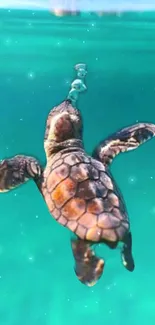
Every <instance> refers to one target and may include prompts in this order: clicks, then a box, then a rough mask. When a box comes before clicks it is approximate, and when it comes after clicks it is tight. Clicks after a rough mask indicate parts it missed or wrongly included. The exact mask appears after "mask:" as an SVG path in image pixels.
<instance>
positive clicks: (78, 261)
mask: <svg viewBox="0 0 155 325" xmlns="http://www.w3.org/2000/svg"><path fill="white" fill-rule="evenodd" d="M72 250H73V255H74V258H75V273H76V275H77V277H78V279H79V280H80V281H81V282H82V283H83V284H85V285H87V286H93V285H95V284H96V282H97V281H98V280H99V279H100V277H101V275H102V273H103V268H104V261H103V260H102V259H100V258H98V257H97V256H96V255H95V253H94V251H93V250H92V249H91V248H90V244H89V243H88V242H86V241H83V240H81V239H79V238H77V239H75V240H72Z"/></svg>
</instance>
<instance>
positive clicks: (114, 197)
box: [0, 99, 155, 286]
mask: <svg viewBox="0 0 155 325" xmlns="http://www.w3.org/2000/svg"><path fill="white" fill-rule="evenodd" d="M82 133H83V126H82V117H81V113H80V111H79V110H78V109H77V108H75V107H73V106H72V103H71V100H69V99H67V100H64V101H63V102H61V103H60V104H59V105H58V106H56V107H54V108H53V109H52V110H51V111H50V113H49V115H48V119H47V125H46V131H45V138H44V148H45V153H46V158H47V163H46V166H45V168H43V167H41V165H40V163H39V161H38V160H37V159H35V158H33V157H29V156H24V155H18V156H15V157H13V158H10V159H5V160H3V161H1V163H0V191H1V192H4V191H9V190H10V189H13V188H15V187H17V186H18V185H20V184H22V183H24V182H25V181H27V180H28V179H33V180H34V182H35V183H36V184H37V186H38V189H39V190H40V192H41V194H42V196H43V198H44V200H45V202H46V204H47V206H48V209H49V211H50V213H51V215H52V216H53V217H54V218H55V219H56V220H57V221H58V222H59V223H60V224H61V225H63V226H65V227H67V228H69V229H70V230H71V231H72V232H73V233H74V234H75V238H71V247H72V251H73V256H74V259H75V272H76V275H77V277H78V278H79V280H80V281H81V282H82V283H84V284H86V285H88V286H92V285H94V284H95V283H96V282H97V280H98V279H99V278H100V277H101V275H102V272H103V269H104V260H103V259H101V258H99V257H97V256H96V255H95V252H94V250H93V249H92V245H93V244H96V243H105V244H107V245H108V246H109V247H110V248H116V246H117V245H118V243H119V242H122V249H121V256H122V262H123V264H124V266H125V267H126V269H128V270H129V271H133V270H134V260H133V257H132V235H131V231H130V223H129V219H128V215H127V211H126V207H125V204H124V201H123V199H122V196H121V194H120V191H119V189H118V187H117V185H116V183H115V181H114V179H113V177H112V175H111V173H110V171H109V165H110V163H111V161H112V160H113V158H114V157H115V156H116V155H118V154H119V153H120V152H124V151H128V150H132V149H136V148H137V147H138V146H139V145H140V144H142V143H143V142H144V141H146V140H148V139H149V138H152V137H153V136H154V135H155V125H154V124H151V123H150V124H149V123H138V124H136V125H133V126H130V127H127V128H125V129H122V130H120V131H119V132H116V133H114V134H113V135H112V136H110V137H109V138H107V139H105V140H104V141H103V142H101V143H100V144H99V145H98V146H97V147H96V149H95V150H94V152H93V154H92V156H90V155H88V154H87V153H86V152H85V149H84V145H83V140H82Z"/></svg>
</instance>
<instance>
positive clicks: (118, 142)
mask: <svg viewBox="0 0 155 325" xmlns="http://www.w3.org/2000/svg"><path fill="white" fill-rule="evenodd" d="M154 136H155V124H151V123H137V124H135V125H132V126H129V127H127V128H124V129H121V130H120V131H118V132H116V133H114V134H113V135H111V136H109V137H108V138H107V139H105V140H104V141H103V142H101V143H100V144H99V146H97V147H96V148H95V150H94V152H93V157H94V158H96V159H98V160H100V161H102V162H103V163H104V164H105V165H109V164H110V163H111V162H112V160H113V158H115V156H117V155H118V154H119V153H121V152H125V151H129V150H134V149H136V148H137V147H139V146H140V145H141V144H142V143H144V142H145V141H147V140H149V139H151V138H153V137H154Z"/></svg>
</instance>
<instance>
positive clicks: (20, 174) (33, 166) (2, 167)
mask: <svg viewBox="0 0 155 325" xmlns="http://www.w3.org/2000/svg"><path fill="white" fill-rule="evenodd" d="M41 173H42V168H41V166H40V164H39V162H38V160H37V159H35V158H33V157H28V156H24V155H20V156H15V157H13V158H9V159H4V160H2V161H1V162H0V192H7V191H9V190H11V189H13V188H15V187H17V186H19V185H21V184H23V183H25V182H26V181H27V180H29V179H34V180H35V181H36V183H37V181H38V182H39V179H40V176H41Z"/></svg>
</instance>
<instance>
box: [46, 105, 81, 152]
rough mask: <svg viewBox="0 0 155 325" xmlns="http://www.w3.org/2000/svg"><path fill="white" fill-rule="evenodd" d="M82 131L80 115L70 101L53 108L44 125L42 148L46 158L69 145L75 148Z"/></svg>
mask: <svg viewBox="0 0 155 325" xmlns="http://www.w3.org/2000/svg"><path fill="white" fill-rule="evenodd" d="M82 130H83V126H82V118H81V114H80V112H79V111H78V110H77V109H76V108H75V107H73V106H72V105H71V101H70V100H66V101H64V102H62V103H61V104H60V105H58V106H57V107H54V108H53V109H52V110H51V112H50V113H49V116H48V119H47V124H46V132H45V142H44V147H45V152H46V155H47V157H49V156H51V154H52V153H54V152H56V151H58V150H60V149H63V148H66V147H68V146H70V145H71V144H72V145H74V146H76V144H77V145H78V144H79V143H81V141H82Z"/></svg>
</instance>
